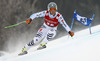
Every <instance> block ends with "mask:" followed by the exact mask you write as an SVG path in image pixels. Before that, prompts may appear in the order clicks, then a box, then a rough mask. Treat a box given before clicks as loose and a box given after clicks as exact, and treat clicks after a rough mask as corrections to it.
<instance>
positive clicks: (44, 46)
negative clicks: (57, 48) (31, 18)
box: [37, 43, 47, 50]
mask: <svg viewBox="0 0 100 61" xmlns="http://www.w3.org/2000/svg"><path fill="white" fill-rule="evenodd" d="M46 44H47V43H43V44H40V46H39V47H38V48H37V50H41V49H44V48H46Z"/></svg>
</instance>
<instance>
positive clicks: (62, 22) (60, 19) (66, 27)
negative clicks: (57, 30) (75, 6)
mask: <svg viewBox="0 0 100 61" xmlns="http://www.w3.org/2000/svg"><path fill="white" fill-rule="evenodd" d="M59 22H60V24H61V25H62V26H63V27H64V28H65V30H66V31H67V32H68V33H69V35H70V36H71V37H73V36H74V33H73V32H72V31H71V29H70V27H69V26H68V25H67V23H66V22H65V20H64V18H63V16H62V15H60V17H59Z"/></svg>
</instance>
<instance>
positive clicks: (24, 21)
mask: <svg viewBox="0 0 100 61" xmlns="http://www.w3.org/2000/svg"><path fill="white" fill-rule="evenodd" d="M25 22H26V21H22V22H19V23H17V24H14V25H10V26H6V27H4V28H10V27H14V26H18V25H20V24H22V23H25Z"/></svg>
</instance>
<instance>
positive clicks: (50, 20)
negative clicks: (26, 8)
mask: <svg viewBox="0 0 100 61" xmlns="http://www.w3.org/2000/svg"><path fill="white" fill-rule="evenodd" d="M38 17H44V19H45V22H44V24H43V25H42V26H41V28H40V29H39V30H38V32H37V34H36V36H35V37H34V38H33V39H32V41H31V42H29V43H28V44H26V45H25V46H24V48H23V49H22V51H21V53H20V54H18V55H24V54H27V51H28V50H29V49H30V47H32V46H33V45H34V44H37V43H39V42H40V41H41V40H42V42H41V44H40V47H39V48H37V49H42V48H46V44H47V43H48V41H49V40H51V39H52V38H54V37H55V35H56V30H57V27H58V24H59V23H60V24H62V26H63V27H64V28H65V30H66V31H67V32H68V33H69V35H70V36H71V37H73V36H74V33H73V32H71V29H70V27H69V26H68V25H67V24H66V22H65V20H64V18H63V17H62V15H61V14H60V13H58V12H57V5H56V3H54V2H50V3H49V4H48V10H46V11H42V12H38V13H34V14H32V15H31V16H30V18H29V19H28V20H27V21H26V23H27V24H31V22H32V20H33V19H34V18H38Z"/></svg>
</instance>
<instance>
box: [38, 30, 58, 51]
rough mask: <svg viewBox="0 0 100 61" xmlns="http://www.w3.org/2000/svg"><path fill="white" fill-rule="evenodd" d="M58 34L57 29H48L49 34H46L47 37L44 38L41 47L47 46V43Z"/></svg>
mask: <svg viewBox="0 0 100 61" xmlns="http://www.w3.org/2000/svg"><path fill="white" fill-rule="evenodd" d="M55 36H56V30H55V29H51V30H49V31H48V33H47V35H46V36H45V38H44V39H43V41H42V42H41V44H40V47H39V48H38V50H39V49H42V48H46V44H47V43H48V41H49V40H51V39H52V38H54V37H55Z"/></svg>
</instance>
